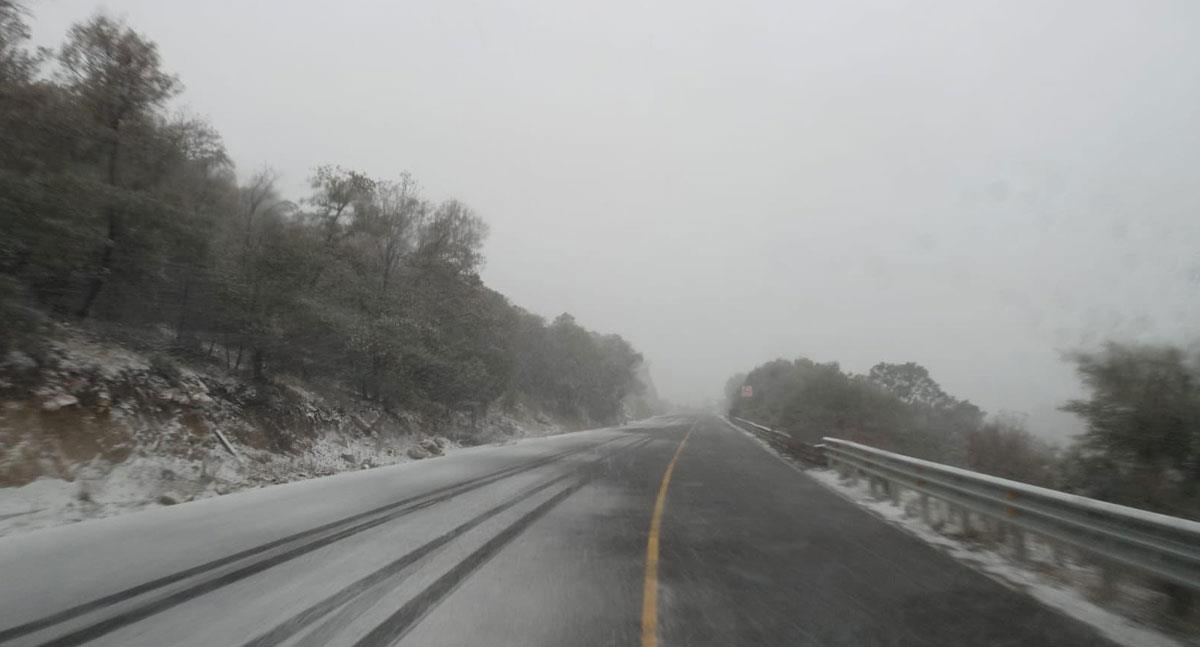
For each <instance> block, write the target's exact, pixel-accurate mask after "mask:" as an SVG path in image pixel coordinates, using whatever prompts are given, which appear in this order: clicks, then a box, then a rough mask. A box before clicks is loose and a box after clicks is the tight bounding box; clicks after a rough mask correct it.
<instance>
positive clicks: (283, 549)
mask: <svg viewBox="0 0 1200 647" xmlns="http://www.w3.org/2000/svg"><path fill="white" fill-rule="evenodd" d="M84 644H86V645H113V646H115V645H146V646H152V647H162V646H166V645H197V646H200V645H203V646H206V647H211V646H224V645H229V646H235V647H236V646H243V645H244V646H247V647H250V646H253V647H268V646H275V645H281V646H282V645H289V646H293V645H295V646H318V645H345V646H367V645H393V644H399V645H430V646H445V647H450V646H461V645H480V646H505V645H513V646H518V645H520V646H538V645H546V646H550V645H554V646H568V647H570V646H579V647H584V646H590V645H622V646H639V645H640V646H641V647H649V646H653V645H663V646H675V645H681V646H682V645H714V646H715V645H721V646H728V645H846V646H854V647H863V646H871V645H889V646H890V645H954V646H971V645H1020V646H1024V647H1029V646H1033V645H1063V646H1074V645H1079V646H1084V645H1086V646H1088V647H1092V646H1103V645H1107V644H1109V643H1107V642H1106V641H1105V640H1104V639H1102V638H1101V637H1100V636H1099V635H1098V634H1096V633H1095V632H1094V631H1093V630H1092V629H1090V628H1088V627H1086V626H1085V625H1083V624H1081V623H1079V622H1077V621H1075V620H1072V619H1069V618H1067V617H1065V616H1063V615H1060V614H1059V613H1057V612H1055V611H1052V610H1050V609H1048V608H1045V607H1043V606H1041V605H1039V604H1038V603H1037V602H1035V601H1034V600H1033V599H1031V598H1029V597H1027V596H1025V595H1023V594H1021V593H1019V592H1015V591H1012V590H1010V589H1008V588H1005V587H1003V586H1001V585H999V584H997V583H995V582H993V581H992V580H990V579H988V578H987V577H985V576H983V575H981V574H979V573H976V572H974V571H972V570H970V569H969V568H967V567H965V566H963V565H961V564H959V563H957V562H955V561H954V560H953V559H951V558H950V557H948V556H946V555H944V554H942V553H940V552H938V551H937V550H935V549H933V548H931V547H929V546H927V545H925V544H924V543H922V542H920V541H919V540H917V539H915V538H913V537H910V536H909V535H906V534H904V533H903V532H901V531H899V530H897V529H895V528H893V527H892V526H890V525H888V524H886V523H884V522H883V521H880V520H879V519H877V518H875V517H873V516H871V515H870V514H868V513H867V512H865V511H863V510H861V509H860V508H858V507H857V506H855V505H854V504H852V503H850V502H848V501H846V500H844V499H842V498H840V497H839V496H837V495H835V494H833V493H831V492H830V491H828V490H826V489H825V488H823V487H822V486H820V485H819V484H817V483H816V482H815V481H813V480H811V479H809V478H808V477H806V476H805V475H804V474H802V473H801V472H800V471H798V470H797V469H795V468H793V467H792V466H790V465H788V464H786V463H784V462H783V461H781V460H780V459H778V458H777V457H775V456H772V455H771V454H769V453H768V452H767V451H766V450H765V449H763V448H762V447H761V446H759V445H758V444H757V443H756V442H755V441H754V440H752V439H750V438H748V437H747V436H746V435H745V434H743V433H742V432H740V431H737V430H735V429H732V428H730V427H729V426H728V425H727V424H726V423H725V422H724V421H722V420H720V419H719V418H715V417H711V416H669V417H661V418H656V419H652V420H650V421H645V422H642V423H639V424H635V425H631V426H629V427H623V428H618V429H601V430H594V431H586V432H578V433H573V434H565V435H561V436H555V437H550V438H541V439H531V440H527V441H523V442H518V443H514V444H509V445H503V446H498V447H478V448H472V449H468V450H463V451H459V452H456V453H453V454H452V455H450V456H446V457H443V458H437V459H431V460H425V461H418V462H414V463H408V464H403V465H396V466H391V467H385V468H377V469H371V470H364V471H360V472H354V473H348V474H342V475H337V476H333V477H327V478H322V479H314V480H310V481H305V482H300V483H292V484H288V485H283V486H275V487H269V488H263V489H259V490H253V491H248V492H242V493H238V494H233V495H228V496H224V497H219V498H214V499H207V500H203V501H197V502H193V503H187V504H182V505H178V506H171V507H164V508H157V509H154V510H150V511H146V512H140V513H135V514H131V515H126V516H123V517H114V518H110V519H103V520H98V521H93V522H87V523H82V524H77V525H73V526H65V527H60V528H53V529H48V530H43V531H37V532H32V533H27V534H25V535H17V536H14V537H9V538H6V539H3V540H0V645H5V646H7V645H84Z"/></svg>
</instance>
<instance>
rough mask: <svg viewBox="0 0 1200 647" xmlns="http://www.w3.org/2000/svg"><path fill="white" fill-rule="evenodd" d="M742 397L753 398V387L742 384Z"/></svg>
mask: <svg viewBox="0 0 1200 647" xmlns="http://www.w3.org/2000/svg"><path fill="white" fill-rule="evenodd" d="M742 397H743V398H753V397H754V387H752V386H750V385H749V384H747V385H746V386H743V387H742Z"/></svg>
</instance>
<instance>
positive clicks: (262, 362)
mask: <svg viewBox="0 0 1200 647" xmlns="http://www.w3.org/2000/svg"><path fill="white" fill-rule="evenodd" d="M250 364H251V365H252V366H253V368H254V380H255V381H256V382H263V381H266V379H267V371H266V367H267V354H266V352H264V351H263V349H261V348H255V349H254V352H253V353H251V355H250Z"/></svg>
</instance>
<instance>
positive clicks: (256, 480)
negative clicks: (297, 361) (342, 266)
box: [0, 330, 560, 536]
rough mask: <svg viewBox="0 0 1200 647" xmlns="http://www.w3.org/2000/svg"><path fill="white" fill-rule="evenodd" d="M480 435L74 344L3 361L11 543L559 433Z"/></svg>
mask: <svg viewBox="0 0 1200 647" xmlns="http://www.w3.org/2000/svg"><path fill="white" fill-rule="evenodd" d="M529 417H530V418H533V416H529ZM467 425H469V422H468V421H465V420H463V421H454V420H452V421H449V422H446V421H443V422H442V423H441V424H438V425H434V424H430V423H429V422H427V421H425V420H422V419H421V418H420V417H419V416H416V415H414V414H410V413H406V412H399V413H387V412H384V411H383V410H381V409H379V408H378V407H375V406H373V405H371V404H370V403H365V402H362V401H359V400H355V399H353V398H348V397H339V398H337V399H331V398H330V397H328V396H322V395H317V394H314V393H313V392H311V391H309V390H307V389H306V388H304V387H303V386H302V385H300V384H298V383H279V384H269V385H261V384H254V383H252V382H248V381H246V380H244V379H242V378H240V377H238V376H237V375H234V374H231V373H230V372H228V371H224V370H222V368H221V367H219V366H215V365H213V364H201V365H183V364H181V363H179V362H178V361H175V360H174V359H171V358H167V357H163V356H157V355H147V354H144V353H139V352H136V351H132V350H129V349H128V348H126V347H123V346H119V345H115V344H111V343H104V342H97V341H95V340H92V339H90V338H88V337H87V336H86V335H84V334H82V333H80V332H79V331H72V330H66V331H61V334H59V335H57V336H56V337H55V339H53V340H49V341H47V342H46V343H45V345H44V346H43V347H41V348H39V349H37V351H36V352H34V351H32V350H31V351H30V352H29V353H25V352H20V351H12V352H9V353H8V355H7V356H5V357H0V448H2V451H0V536H3V535H8V534H13V533H17V532H25V531H29V530H34V529H38V528H43V527H48V526H56V525H61V524H64V523H72V522H75V521H81V520H85V519H92V518H99V517H107V516H112V515H115V514H120V513H124V512H129V511H133V510H137V509H141V508H145V507H148V506H162V505H173V504H176V503H181V502H185V501H192V500H197V499H203V498H208V497H211V496H216V495H220V494H226V493H229V492H234V491H238V490H243V489H246V488H253V487H260V486H264V485H271V484H275V483H285V482H290V481H297V480H303V479H307V478H313V477H317V476H326V475H330V474H336V473H339V472H345V471H350V470H359V469H365V468H369V467H378V466H383V465H390V464H394V463H399V462H404V461H409V460H414V459H419V458H425V457H428V456H436V455H440V454H442V453H444V452H445V451H449V450H452V449H453V448H454V447H456V446H457V445H458V443H456V442H454V441H452V440H450V439H449V438H448V437H457V436H458V435H460V434H461V435H462V436H463V437H466V434H467V433H471V434H472V438H475V439H478V440H480V441H489V442H490V441H494V440H499V439H503V438H507V437H515V436H525V435H545V434H547V433H554V432H557V431H560V430H559V429H558V428H557V427H556V426H555V425H553V424H551V423H549V422H548V421H542V422H528V421H524V420H520V421H518V420H516V419H514V418H513V417H512V416H507V415H495V414H493V415H490V416H488V417H487V418H486V419H483V420H480V421H479V425H478V429H476V430H475V431H473V432H467V431H466V430H465V428H466V426H467ZM434 428H436V429H438V432H437V433H438V434H440V435H433V434H427V433H425V432H426V430H429V429H434ZM226 443H228V446H227V445H226Z"/></svg>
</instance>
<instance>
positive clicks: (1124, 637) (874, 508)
mask: <svg viewBox="0 0 1200 647" xmlns="http://www.w3.org/2000/svg"><path fill="white" fill-rule="evenodd" d="M722 420H724V419H722ZM724 422H725V423H726V424H728V425H729V426H730V427H731V428H733V429H735V430H737V431H740V432H742V433H743V434H745V435H746V436H747V437H748V438H750V439H751V440H753V441H754V442H755V443H757V444H758V445H759V446H761V447H762V448H763V449H765V450H766V451H768V452H770V453H771V454H772V455H774V456H776V457H777V458H779V459H780V460H782V461H784V462H786V463H788V464H789V465H791V466H792V467H793V468H795V469H796V470H797V471H799V472H801V473H803V474H804V475H806V476H808V477H809V478H812V479H813V480H815V481H816V482H817V483H819V484H821V485H823V486H825V487H826V488H828V489H830V490H832V491H833V492H834V493H836V494H838V495H840V496H842V497H843V498H845V499H847V500H849V501H851V502H852V503H854V504H856V505H858V506H860V507H862V508H864V509H866V510H867V511H868V512H870V513H872V514H874V515H875V516H877V517H880V518H881V519H883V520H884V521H886V522H888V523H890V524H892V525H893V526H896V527H897V528H899V529H900V530H903V531H904V532H907V533H908V534H910V535H913V536H915V537H917V538H918V539H921V540H922V541H924V542H926V543H928V544H930V545H932V546H934V547H935V548H937V549H938V550H941V551H942V552H944V553H946V554H948V555H950V556H951V557H953V558H955V559H956V560H958V561H960V562H962V563H964V564H966V565H968V566H970V567H972V568H974V569H975V570H978V571H981V572H982V573H983V574H985V575H987V576H988V577H990V578H991V579H993V580H995V581H996V582H999V583H1000V584H1002V585H1004V586H1006V587H1008V588H1011V589H1015V590H1018V591H1021V592H1023V593H1025V594H1027V595H1030V596H1032V597H1033V598H1034V599H1035V600H1038V601H1039V602H1041V603H1042V604H1044V605H1046V606H1049V607H1051V608H1053V609H1056V610H1058V611H1059V612H1061V613H1063V614H1065V615H1067V616H1070V617H1072V618H1075V619H1076V620H1079V621H1080V622H1084V623H1086V624H1088V625H1089V626H1091V627H1093V628H1095V629H1096V630H1097V631H1099V632H1100V633H1101V634H1102V635H1104V636H1105V637H1107V638H1108V639H1110V640H1112V641H1114V642H1116V643H1118V644H1121V645H1127V646H1128V647H1184V646H1185V645H1200V637H1197V640H1188V641H1187V642H1181V641H1180V640H1178V639H1177V638H1175V637H1172V636H1168V635H1167V634H1165V633H1163V632H1161V631H1159V630H1157V629H1155V628H1152V627H1148V626H1146V625H1143V624H1139V623H1135V622H1134V621H1132V620H1130V619H1128V618H1126V617H1124V616H1123V615H1121V614H1118V613H1116V612H1114V611H1112V610H1109V609H1106V608H1103V607H1101V606H1099V605H1097V604H1096V603H1095V602H1093V601H1092V600H1090V599H1088V597H1087V596H1086V594H1085V593H1084V592H1083V590H1082V589H1083V588H1086V587H1087V586H1088V585H1089V584H1093V585H1094V584H1095V583H1096V582H1097V581H1098V580H1099V578H1100V576H1099V574H1098V573H1097V572H1096V571H1095V570H1094V569H1092V568H1090V567H1088V566H1086V565H1082V564H1077V563H1072V562H1071V561H1070V560H1062V563H1061V564H1059V563H1057V560H1059V559H1061V556H1059V555H1056V554H1055V553H1054V551H1053V549H1052V548H1051V547H1050V546H1049V545H1047V544H1045V543H1043V542H1039V541H1037V539H1035V538H1033V537H1027V538H1026V541H1027V542H1028V543H1027V546H1028V548H1027V550H1028V556H1029V558H1030V560H1031V562H1032V563H1034V564H1038V565H1041V566H1051V565H1052V568H1047V569H1046V571H1047V572H1038V571H1035V570H1033V569H1032V568H1030V567H1029V566H1028V565H1025V564H1022V563H1021V562H1018V561H1017V560H1016V559H1015V558H1014V557H1012V556H1009V555H1007V554H1005V552H1004V551H1003V549H1001V548H997V547H988V546H984V545H981V544H980V543H978V542H972V541H968V540H966V539H964V538H958V537H952V536H948V535H946V534H942V533H940V532H938V531H937V530H935V529H934V528H932V527H930V526H929V525H926V523H925V522H924V521H923V520H922V519H921V518H920V515H919V514H916V506H917V505H918V495H917V494H916V493H915V492H911V491H907V490H905V491H904V493H903V494H902V496H901V502H900V505H893V504H892V503H891V501H890V500H887V499H882V500H881V499H877V498H876V497H874V496H873V495H872V494H871V493H870V490H869V487H868V485H867V481H866V479H860V480H859V481H858V483H857V484H851V483H847V482H843V481H842V479H841V477H840V476H839V475H838V473H837V472H836V471H834V470H830V469H811V468H808V469H806V468H805V467H803V466H802V465H800V464H798V463H797V462H796V461H794V460H792V459H791V458H789V457H787V456H784V455H782V454H780V453H779V452H777V451H776V450H775V449H774V448H772V447H771V446H770V445H769V444H768V443H767V442H766V441H764V440H762V439H761V438H759V437H758V436H756V435H754V434H752V433H750V432H749V431H746V430H745V429H743V428H741V427H739V426H737V425H735V424H733V423H730V422H729V421H728V420H724ZM944 512H945V511H944V510H943V509H942V508H941V507H940V506H937V505H934V506H933V519H932V521H933V522H934V523H935V524H939V523H944V522H946V519H945V518H944V516H945V515H944ZM1049 571H1057V572H1058V573H1059V578H1058V579H1057V580H1056V579H1055V578H1053V577H1051V575H1050V574H1049ZM1122 593H1123V594H1126V595H1127V596H1129V597H1131V598H1134V599H1135V600H1137V599H1140V600H1139V601H1140V602H1142V603H1143V605H1145V604H1146V603H1147V602H1148V601H1151V600H1153V601H1156V602H1159V603H1162V600H1160V599H1157V594H1155V593H1154V592H1151V591H1148V590H1146V589H1144V588H1141V587H1137V586H1136V585H1130V584H1126V585H1125V586H1123V588H1122Z"/></svg>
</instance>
